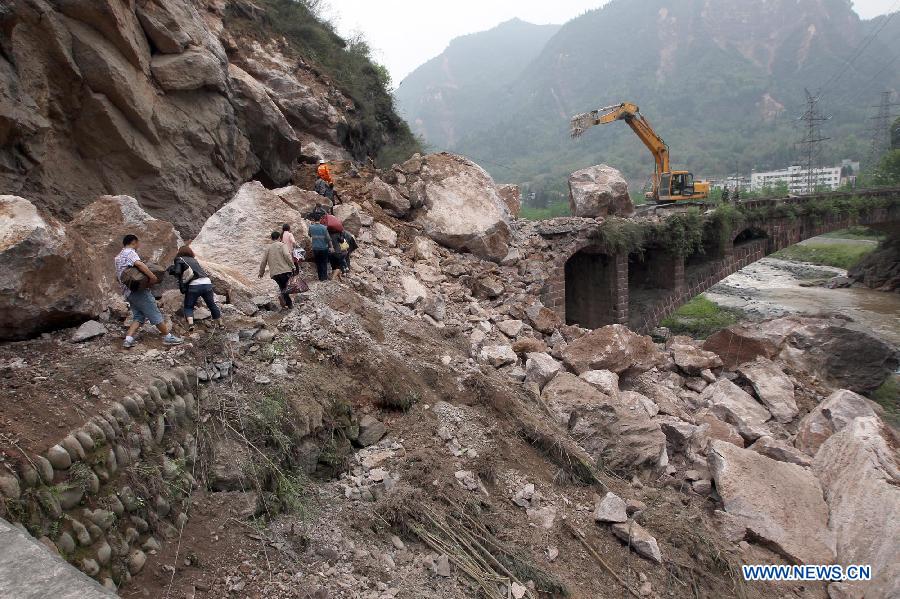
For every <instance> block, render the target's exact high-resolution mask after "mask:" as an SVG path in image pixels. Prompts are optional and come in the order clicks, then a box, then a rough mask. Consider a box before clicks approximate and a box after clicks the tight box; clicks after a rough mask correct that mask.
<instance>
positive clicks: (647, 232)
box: [592, 189, 900, 256]
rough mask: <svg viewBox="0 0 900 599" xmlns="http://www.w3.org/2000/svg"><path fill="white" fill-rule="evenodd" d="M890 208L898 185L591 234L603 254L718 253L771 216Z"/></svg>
mask: <svg viewBox="0 0 900 599" xmlns="http://www.w3.org/2000/svg"><path fill="white" fill-rule="evenodd" d="M896 207H900V189H890V190H885V191H871V192H864V193H863V194H860V195H850V194H845V193H832V194H822V195H820V196H810V197H800V198H786V199H783V200H756V201H751V202H746V203H740V204H736V205H735V204H719V205H716V206H715V207H714V208H713V209H712V210H709V211H707V212H706V213H702V212H701V211H700V208H698V207H692V208H689V209H688V210H686V211H684V212H676V213H674V214H671V215H669V216H667V217H666V218H663V219H660V220H658V221H652V220H649V219H642V220H637V219H630V218H619V217H610V218H607V219H605V220H604V221H603V222H602V223H600V225H599V226H598V227H597V228H596V229H595V230H594V231H593V232H592V237H593V239H594V240H595V241H596V242H597V245H599V246H600V247H601V248H603V250H604V251H605V252H607V253H609V254H620V253H637V254H643V253H644V252H645V251H646V250H647V249H648V248H650V247H653V248H656V249H659V250H662V251H665V252H669V253H672V254H675V255H678V256H689V255H691V254H694V253H708V252H713V253H721V252H722V251H724V249H725V248H726V247H728V245H729V244H730V243H731V240H732V239H733V238H734V233H735V232H736V231H739V230H740V229H753V228H754V226H760V225H762V224H763V223H765V222H766V221H769V220H772V219H787V220H788V221H796V220H798V219H801V218H808V219H811V220H812V221H813V222H814V223H820V222H822V221H823V220H824V219H825V218H827V217H830V216H840V217H850V218H856V217H858V216H860V215H861V214H862V213H864V212H867V211H869V210H876V209H892V208H896Z"/></svg>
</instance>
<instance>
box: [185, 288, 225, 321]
mask: <svg viewBox="0 0 900 599" xmlns="http://www.w3.org/2000/svg"><path fill="white" fill-rule="evenodd" d="M201 297H202V298H203V303H204V304H206V307H207V308H209V311H210V313H211V314H212V317H213V318H214V319H215V318H219V317H220V316H222V311H221V310H219V306H217V305H216V294H215V292H214V291H213V286H212V285H209V284H205V285H188V288H187V293H185V294H184V315H185V316H186V317H190V316H193V315H194V306H196V305H197V300H198V299H200V298H201Z"/></svg>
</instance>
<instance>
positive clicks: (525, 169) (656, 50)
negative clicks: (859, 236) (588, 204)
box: [398, 0, 900, 193]
mask: <svg viewBox="0 0 900 599" xmlns="http://www.w3.org/2000/svg"><path fill="white" fill-rule="evenodd" d="M876 33H877V35H876ZM898 33H900V18H898V19H890V20H888V19H887V17H880V18H878V19H874V20H872V21H863V20H861V19H860V18H859V17H858V16H857V15H856V13H854V12H853V10H852V6H851V3H850V2H848V1H846V0H770V1H765V2H764V1H762V0H685V1H682V2H672V1H671V0H612V1H611V2H610V3H609V4H607V5H605V6H604V7H603V8H600V9H597V10H593V11H590V12H588V13H586V14H584V15H582V16H580V17H578V18H576V19H573V20H572V21H570V22H568V23H566V24H565V25H564V26H563V27H562V28H560V29H559V31H557V32H556V34H555V35H553V37H551V38H550V39H549V40H548V41H547V43H546V44H545V45H543V47H542V48H541V50H540V52H539V53H538V54H537V55H536V56H535V58H534V59H533V60H531V61H529V63H528V64H527V65H526V66H525V67H524V68H523V69H522V70H521V72H520V73H519V74H518V75H517V76H516V77H515V79H514V81H513V82H512V83H510V84H509V85H506V86H504V87H503V88H502V89H501V90H499V91H497V92H495V93H491V94H482V95H481V96H480V97H479V99H480V104H479V107H478V109H477V110H475V112H478V113H480V114H482V115H483V120H482V123H481V124H480V125H479V126H476V127H467V126H466V123H465V122H464V121H462V120H459V121H454V122H452V127H453V129H454V131H455V133H456V138H455V139H454V140H450V141H445V140H443V139H440V138H435V137H432V136H431V135H430V129H429V127H431V126H432V121H431V120H429V119H427V118H425V117H422V118H423V122H422V123H415V124H414V128H415V129H416V130H417V131H420V132H423V133H425V137H426V142H428V143H431V144H433V145H435V146H436V147H438V148H445V147H446V148H449V149H453V150H455V151H458V152H461V153H463V154H466V155H468V156H471V157H473V158H474V159H476V160H480V161H482V163H483V164H485V166H486V167H487V168H489V169H490V170H491V172H492V174H493V175H494V176H495V177H497V178H498V179H500V180H503V181H513V182H519V183H528V184H530V185H531V186H532V188H533V189H536V190H538V191H540V190H549V191H556V192H560V193H561V192H563V191H564V186H565V177H566V175H568V173H570V172H572V171H573V170H576V169H578V168H581V167H584V166H586V165H590V164H596V163H600V162H605V163H608V164H611V165H614V166H616V167H618V168H620V169H621V170H622V171H623V172H624V173H625V174H626V176H627V177H628V178H629V180H630V181H631V183H632V186H633V187H634V186H635V185H640V184H641V183H643V182H644V181H646V179H647V177H648V175H649V174H650V172H651V171H652V161H651V159H650V156H649V154H648V153H647V152H646V150H645V149H644V148H643V146H642V145H641V144H640V142H639V141H638V140H637V139H636V138H635V137H634V135H633V134H632V133H631V131H630V130H628V128H627V127H626V126H625V125H624V124H622V123H614V124H611V125H608V126H605V127H602V128H597V129H594V130H591V131H590V132H588V134H587V135H585V136H584V138H582V139H581V140H579V141H578V142H573V141H571V140H570V139H569V137H568V119H569V117H570V116H571V115H573V114H576V113H579V112H584V111H587V110H590V109H592V108H596V107H600V106H605V105H609V104H614V103H618V102H621V101H626V100H627V101H633V102H635V103H637V104H638V105H640V107H641V110H642V112H643V113H644V114H645V115H646V116H647V118H648V119H649V120H650V121H651V123H652V124H653V125H654V127H656V128H657V130H658V132H659V133H660V134H661V135H662V136H663V138H664V139H665V140H666V141H667V142H668V143H669V145H670V148H671V152H672V158H673V162H674V166H676V167H687V168H690V169H691V170H693V171H694V172H695V173H696V174H698V175H701V176H706V177H715V176H718V175H723V174H726V173H728V172H731V171H734V170H735V169H739V170H740V171H742V172H745V173H746V172H749V171H750V169H751V168H757V169H764V168H770V167H777V166H783V165H785V164H788V163H790V162H791V161H792V160H794V159H795V158H796V156H797V149H796V147H795V142H796V141H797V139H798V138H799V137H800V135H801V132H800V131H799V129H798V127H797V124H798V123H797V118H798V117H799V116H800V115H801V114H802V112H803V110H804V108H805V104H804V97H805V94H804V88H809V89H810V90H811V91H813V92H819V93H821V96H822V100H821V103H820V108H821V110H822V112H823V113H824V114H825V115H827V116H831V117H832V118H831V119H830V120H829V121H828V122H827V123H825V125H824V128H823V134H824V135H825V136H826V137H829V138H831V139H830V140H829V141H828V142H826V143H825V144H824V145H823V146H822V153H821V160H822V161H823V162H825V163H827V162H832V161H835V160H839V159H841V158H845V157H846V158H854V159H863V160H864V159H865V158H866V154H867V150H868V146H869V143H868V139H869V133H868V131H867V129H868V128H869V127H870V125H871V121H870V120H869V119H868V118H867V117H870V116H872V115H873V114H874V111H875V109H874V108H871V105H872V104H874V103H876V102H877V100H878V94H879V92H881V91H882V90H884V89H896V88H897V87H898V85H900V67H898V64H900V63H898V62H897V60H896V58H897V51H898V50H900V43H898V42H897V40H898V39H900V35H898ZM451 47H452V44H451ZM492 53H493V50H492V49H491V48H485V55H486V56H489V55H491V54H492ZM435 60H440V57H439V58H438V59H435ZM431 62H432V63H433V62H435V61H434V60H433V61H431ZM429 64H431V63H429ZM423 68H424V67H423ZM411 78H412V76H411ZM398 99H399V100H400V104H401V108H402V109H403V110H406V111H408V110H409V106H410V103H411V101H412V100H410V99H409V98H408V97H407V96H406V95H399V96H398ZM445 103H446V104H448V105H449V107H448V109H447V111H446V114H452V111H453V110H454V109H455V108H456V106H455V105H452V104H450V101H449V99H445ZM469 109H470V110H472V109H471V108H469Z"/></svg>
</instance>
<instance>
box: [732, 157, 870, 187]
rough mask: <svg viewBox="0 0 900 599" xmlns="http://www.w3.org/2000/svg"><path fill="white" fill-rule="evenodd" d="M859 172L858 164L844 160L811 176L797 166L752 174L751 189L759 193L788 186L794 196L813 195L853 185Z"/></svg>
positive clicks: (813, 170) (813, 172)
mask: <svg viewBox="0 0 900 599" xmlns="http://www.w3.org/2000/svg"><path fill="white" fill-rule="evenodd" d="M854 167H855V168H854ZM858 170H859V163H858V162H853V161H850V160H844V161H842V162H841V164H840V165H838V166H825V167H820V168H814V169H812V175H811V176H810V172H809V171H808V170H807V169H805V168H803V167H802V166H800V165H797V164H795V165H792V166H789V167H788V168H786V169H781V170H777V171H765V172H761V173H757V172H753V173H750V189H751V190H752V191H758V190H760V189H765V188H767V187H777V186H780V185H781V184H786V185H787V187H788V191H789V192H790V193H793V194H804V193H811V192H814V191H815V190H816V189H828V190H834V189H837V188H838V187H840V186H841V185H842V184H844V183H853V182H854V181H855V180H856V172H857V171H858ZM851 173H852V174H851Z"/></svg>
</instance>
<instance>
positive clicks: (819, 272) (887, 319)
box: [704, 256, 900, 347]
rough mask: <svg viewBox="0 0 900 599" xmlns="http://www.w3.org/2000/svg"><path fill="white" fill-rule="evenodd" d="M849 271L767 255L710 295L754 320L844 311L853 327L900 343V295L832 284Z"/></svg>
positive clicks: (722, 283)
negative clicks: (838, 286) (898, 317)
mask: <svg viewBox="0 0 900 599" xmlns="http://www.w3.org/2000/svg"><path fill="white" fill-rule="evenodd" d="M846 276H847V271H846V270H843V269H840V268H834V267H829V266H817V265H812V264H809V263H805V262H793V261H788V260H781V259H778V258H774V257H771V256H770V257H767V258H764V259H762V260H760V261H758V262H755V263H753V264H751V265H749V266H747V267H746V268H744V269H743V270H741V271H740V272H738V273H735V274H733V275H731V276H730V277H728V278H726V279H724V280H722V281H721V282H720V283H718V284H717V285H715V286H713V287H712V288H711V289H710V290H709V291H707V292H706V293H705V294H704V295H705V296H706V297H707V298H708V299H710V300H711V301H713V302H715V303H716V304H718V305H720V306H723V307H725V308H731V309H734V310H737V311H739V312H740V313H741V314H742V315H743V317H745V318H748V319H750V320H762V319H766V318H777V317H782V316H789V315H807V316H814V315H841V316H844V317H847V318H849V319H850V320H851V321H852V323H854V324H853V325H852V326H854V327H857V328H859V329H860V330H863V331H869V332H872V333H874V334H876V335H877V336H879V337H881V338H883V339H885V340H886V341H888V342H890V343H891V344H893V345H894V346H895V347H900V321H898V319H897V318H896V315H897V314H900V296H898V295H897V294H894V293H884V292H881V291H876V290H874V289H869V288H867V287H863V286H854V287H842V288H830V287H829V286H828V285H826V283H827V282H828V281H830V280H833V279H835V278H845V277H846Z"/></svg>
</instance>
